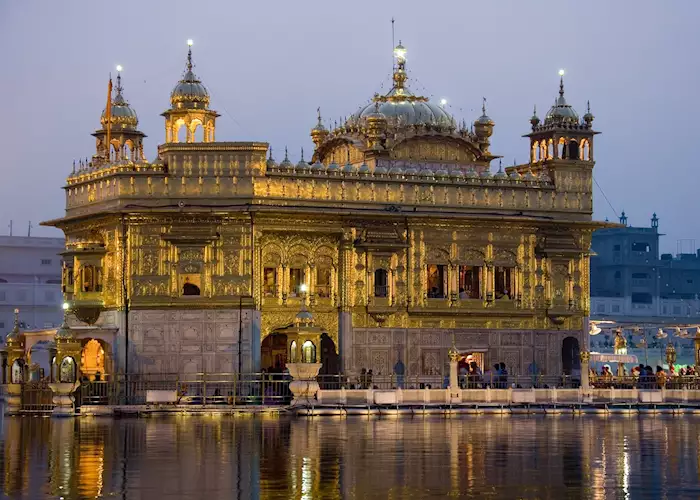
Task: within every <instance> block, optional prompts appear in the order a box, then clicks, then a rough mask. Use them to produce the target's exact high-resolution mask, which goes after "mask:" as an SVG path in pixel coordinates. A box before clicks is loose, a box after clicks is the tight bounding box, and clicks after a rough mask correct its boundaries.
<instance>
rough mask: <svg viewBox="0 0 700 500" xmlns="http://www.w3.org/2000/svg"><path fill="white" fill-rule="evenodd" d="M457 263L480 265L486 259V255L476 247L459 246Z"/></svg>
mask: <svg viewBox="0 0 700 500" xmlns="http://www.w3.org/2000/svg"><path fill="white" fill-rule="evenodd" d="M458 260H459V263H460V264H463V265H468V266H482V265H484V261H485V260H486V255H485V254H484V252H482V251H481V250H479V249H476V248H469V247H467V248H460V250H459V259H458Z"/></svg>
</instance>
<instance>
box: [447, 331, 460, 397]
mask: <svg viewBox="0 0 700 500" xmlns="http://www.w3.org/2000/svg"><path fill="white" fill-rule="evenodd" d="M448 356H449V357H450V387H449V391H450V394H449V401H450V402H451V403H461V402H462V392H461V390H460V388H459V372H458V370H457V368H458V365H459V351H458V350H457V348H456V347H455V346H454V343H453V345H452V347H450V350H449V351H448Z"/></svg>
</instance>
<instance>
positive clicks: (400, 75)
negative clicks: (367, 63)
mask: <svg viewBox="0 0 700 500" xmlns="http://www.w3.org/2000/svg"><path fill="white" fill-rule="evenodd" d="M394 58H395V59H396V67H395V68H394V77H393V79H394V88H395V89H396V90H398V91H399V93H401V91H403V88H404V84H405V83H406V78H407V77H406V47H404V46H403V45H401V40H399V44H398V45H397V46H396V47H394Z"/></svg>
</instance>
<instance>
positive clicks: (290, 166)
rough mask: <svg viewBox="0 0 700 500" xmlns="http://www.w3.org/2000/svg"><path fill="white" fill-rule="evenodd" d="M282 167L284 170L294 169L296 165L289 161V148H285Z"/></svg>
mask: <svg viewBox="0 0 700 500" xmlns="http://www.w3.org/2000/svg"><path fill="white" fill-rule="evenodd" d="M280 168H281V169H282V170H293V169H294V165H293V164H292V162H291V161H289V154H288V153H287V148H284V160H282V162H281V163H280Z"/></svg>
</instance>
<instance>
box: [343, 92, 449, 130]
mask: <svg viewBox="0 0 700 500" xmlns="http://www.w3.org/2000/svg"><path fill="white" fill-rule="evenodd" d="M399 91H401V92H399ZM375 102H378V103H379V106H378V108H376V111H375ZM377 112H378V113H381V114H382V115H384V117H386V120H387V122H389V123H391V124H392V125H395V126H402V125H417V124H433V125H442V126H444V127H455V126H456V124H455V120H454V118H452V116H450V115H449V114H448V113H447V111H445V110H444V109H443V108H442V107H441V106H439V105H437V104H433V103H432V102H430V101H429V100H428V98H427V97H419V96H416V95H414V94H413V93H412V92H411V91H410V90H409V89H407V88H402V89H397V88H396V87H394V88H392V89H391V90H390V91H389V93H388V94H386V95H384V96H375V97H374V100H373V102H371V103H369V104H367V105H366V106H363V107H361V108H360V109H359V110H358V111H357V112H356V113H354V114H353V115H352V117H351V118H350V119H351V120H352V121H360V120H363V119H366V118H369V117H372V116H374V115H375V113H377Z"/></svg>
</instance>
